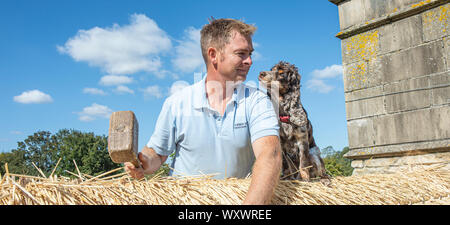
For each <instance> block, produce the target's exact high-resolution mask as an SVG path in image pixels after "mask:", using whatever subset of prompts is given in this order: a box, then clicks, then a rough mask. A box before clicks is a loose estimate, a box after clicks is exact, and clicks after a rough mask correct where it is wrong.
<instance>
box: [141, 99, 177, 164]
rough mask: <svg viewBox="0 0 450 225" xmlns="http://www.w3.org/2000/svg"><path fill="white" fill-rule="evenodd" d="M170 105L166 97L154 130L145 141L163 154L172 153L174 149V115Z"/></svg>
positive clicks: (148, 145) (158, 152)
mask: <svg viewBox="0 0 450 225" xmlns="http://www.w3.org/2000/svg"><path fill="white" fill-rule="evenodd" d="M171 105H172V104H171V102H170V101H169V99H166V101H165V102H164V104H163V107H162V109H161V112H160V114H159V116H158V120H157V121H156V126H155V131H154V132H153V135H152V136H151V138H150V140H149V141H148V143H147V147H149V148H152V149H154V150H155V152H156V153H157V154H159V155H164V156H168V155H170V154H172V153H173V151H174V150H175V149H176V144H175V116H174V112H173V110H171Z"/></svg>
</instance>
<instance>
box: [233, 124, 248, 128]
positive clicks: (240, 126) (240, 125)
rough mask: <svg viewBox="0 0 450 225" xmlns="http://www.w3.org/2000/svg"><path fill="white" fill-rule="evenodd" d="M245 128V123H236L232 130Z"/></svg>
mask: <svg viewBox="0 0 450 225" xmlns="http://www.w3.org/2000/svg"><path fill="white" fill-rule="evenodd" d="M246 127H247V123H236V124H234V129H239V128H246Z"/></svg>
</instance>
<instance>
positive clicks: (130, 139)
mask: <svg viewBox="0 0 450 225" xmlns="http://www.w3.org/2000/svg"><path fill="white" fill-rule="evenodd" d="M138 133H139V125H138V122H137V119H136V116H135V115H134V113H133V112H132V111H119V112H113V113H112V115H111V118H110V120H109V136H108V152H109V156H110V157H111V159H112V161H113V162H115V163H125V162H131V163H132V164H133V165H134V166H135V167H136V168H139V167H141V164H140V162H139V160H138V152H139V151H138V136H139V135H138Z"/></svg>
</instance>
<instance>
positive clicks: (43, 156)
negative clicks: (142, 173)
mask: <svg viewBox="0 0 450 225" xmlns="http://www.w3.org/2000/svg"><path fill="white" fill-rule="evenodd" d="M107 146H108V141H107V137H106V136H98V135H95V134H94V133H84V132H80V131H76V130H68V129H62V130H60V131H58V132H57V133H56V134H54V135H52V134H51V133H50V132H48V131H39V132H36V133H35V134H33V135H31V136H28V138H27V139H25V140H24V141H21V142H18V147H17V149H13V150H12V151H11V152H10V153H2V154H1V155H0V165H4V164H5V163H8V168H9V171H10V172H11V173H19V174H28V175H34V176H36V175H39V172H38V171H37V170H36V169H35V168H34V166H33V164H32V163H34V164H35V165H36V166H37V167H38V168H39V169H41V170H42V171H43V173H44V174H45V175H46V176H48V175H49V174H50V173H51V172H52V170H53V169H54V168H55V166H56V163H57V162H58V161H59V160H60V162H59V164H58V167H56V170H55V173H54V174H59V175H65V176H68V175H69V174H67V173H65V171H66V170H67V171H70V172H75V171H76V168H75V164H74V161H75V162H76V164H77V166H78V169H79V170H80V172H81V173H84V174H89V175H93V176H95V175H98V174H100V173H103V172H106V171H110V170H112V169H115V168H118V167H121V165H120V164H117V163H113V162H112V161H111V159H110V157H109V154H108V149H107ZM0 172H1V173H5V168H4V167H3V166H2V167H1V168H0Z"/></svg>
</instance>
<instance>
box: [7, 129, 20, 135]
mask: <svg viewBox="0 0 450 225" xmlns="http://www.w3.org/2000/svg"><path fill="white" fill-rule="evenodd" d="M10 133H11V134H15V135H20V134H23V132H22V131H17V130H13V131H11V132H10Z"/></svg>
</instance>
